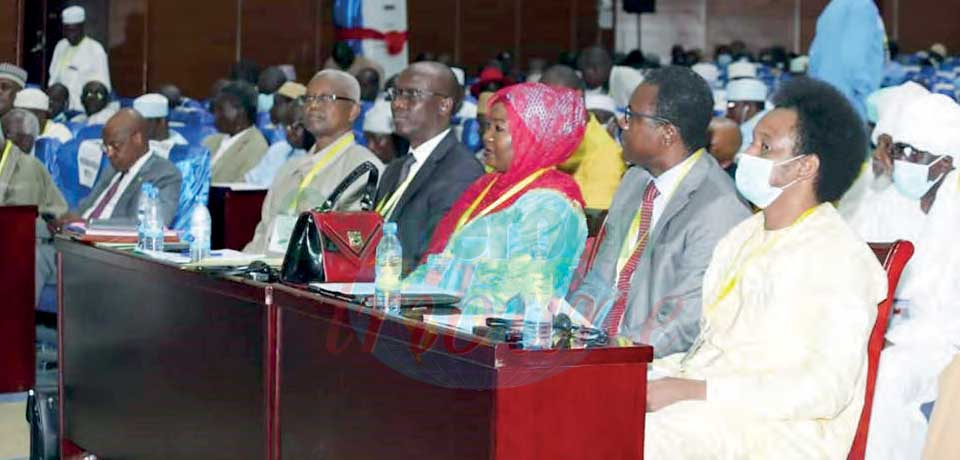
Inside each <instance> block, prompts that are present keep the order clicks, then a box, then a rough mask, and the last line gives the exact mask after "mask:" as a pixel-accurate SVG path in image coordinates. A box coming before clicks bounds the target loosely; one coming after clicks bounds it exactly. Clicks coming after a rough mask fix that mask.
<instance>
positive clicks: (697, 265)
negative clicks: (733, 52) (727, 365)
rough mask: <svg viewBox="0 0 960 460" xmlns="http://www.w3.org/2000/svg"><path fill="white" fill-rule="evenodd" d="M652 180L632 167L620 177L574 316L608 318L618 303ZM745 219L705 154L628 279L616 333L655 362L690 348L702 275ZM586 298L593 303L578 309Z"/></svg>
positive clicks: (746, 213)
mask: <svg viewBox="0 0 960 460" xmlns="http://www.w3.org/2000/svg"><path fill="white" fill-rule="evenodd" d="M651 179H652V176H651V175H650V173H648V172H647V171H645V170H643V169H641V168H637V167H634V168H630V170H629V171H627V173H626V175H624V177H623V181H622V182H621V184H620V188H619V189H617V194H616V195H615V196H614V198H613V203H612V205H611V206H610V213H609V214H608V216H607V222H606V224H605V233H606V236H605V237H604V238H603V241H602V242H601V243H600V248H599V252H598V253H597V258H596V261H595V262H594V264H593V267H592V269H591V270H590V273H588V274H587V276H586V278H585V280H584V283H583V285H582V287H581V288H580V289H579V291H578V292H577V293H576V294H575V295H574V296H572V297H571V300H572V302H573V304H574V306H575V307H577V308H578V309H585V310H595V311H596V310H599V311H600V315H601V316H605V312H606V311H609V308H610V306H611V305H612V304H613V301H614V300H615V299H616V292H617V288H616V286H617V259H618V257H619V255H620V247H621V244H622V243H623V240H624V237H625V236H626V234H627V232H628V229H629V227H630V223H631V221H632V220H633V218H634V216H635V215H636V213H637V211H638V209H639V208H640V204H641V202H642V201H643V192H644V190H645V189H646V186H647V182H649V181H650V180H651ZM749 216H750V210H749V208H748V207H747V206H746V204H744V203H743V202H742V201H740V198H739V197H738V195H737V191H736V188H735V187H734V184H733V181H731V180H730V176H728V175H727V173H725V172H724V171H723V169H721V168H720V166H719V165H718V164H717V161H716V160H715V159H714V158H713V157H712V156H711V155H708V154H704V155H702V156H701V157H700V159H699V160H697V162H696V163H695V164H694V165H693V167H692V169H691V170H690V172H689V173H688V175H687V177H686V178H684V179H683V181H682V182H681V183H680V184H679V185H678V186H677V189H676V191H675V192H674V194H673V196H672V197H671V198H670V201H669V202H668V203H667V206H666V208H665V209H664V211H663V214H661V216H660V219H659V220H658V221H657V225H656V227H655V228H654V229H653V231H652V233H651V234H650V237H649V238H650V239H649V240H648V243H647V246H646V249H644V252H643V255H642V256H641V257H640V260H639V261H638V265H637V269H636V271H635V272H634V273H633V276H632V278H631V279H630V291H629V295H628V297H627V309H626V312H625V313H624V316H623V320H622V321H621V323H620V331H619V334H620V335H622V336H625V337H627V338H629V339H631V340H633V341H634V342H637V343H647V344H650V345H653V346H654V353H655V355H656V356H657V357H661V356H667V355H670V354H673V353H677V352H683V351H686V350H687V349H688V348H690V345H691V344H692V343H693V341H694V339H696V337H697V335H698V334H699V332H700V315H701V303H702V299H701V288H702V282H703V274H704V272H705V271H706V269H707V265H709V264H710V259H711V257H712V255H713V249H714V246H716V244H717V242H718V241H719V240H720V239H721V238H722V237H723V236H724V235H726V233H727V232H728V231H729V230H730V229H731V228H733V227H734V226H735V225H736V224H738V223H739V222H741V221H743V220H744V219H746V218H747V217H749ZM578 297H579V300H578ZM587 298H589V299H591V303H589V304H585V303H583V299H587ZM578 303H579V305H578ZM585 305H589V307H587V308H584V306H585ZM585 313H587V314H588V315H589V314H591V312H590V311H585ZM601 316H597V318H596V319H598V320H599V319H600V318H601ZM588 317H589V316H588Z"/></svg>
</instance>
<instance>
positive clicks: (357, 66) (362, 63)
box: [323, 41, 384, 80]
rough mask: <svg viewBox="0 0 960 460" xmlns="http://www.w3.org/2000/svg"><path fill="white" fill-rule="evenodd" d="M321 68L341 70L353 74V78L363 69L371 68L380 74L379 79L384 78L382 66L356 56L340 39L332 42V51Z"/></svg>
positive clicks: (348, 45)
mask: <svg viewBox="0 0 960 460" xmlns="http://www.w3.org/2000/svg"><path fill="white" fill-rule="evenodd" d="M323 68H324V69H336V70H343V71H346V72H347V73H349V74H350V75H353V76H354V78H356V76H357V75H358V74H360V71H361V70H363V69H373V70H375V71H376V72H377V74H378V75H379V76H380V80H383V79H384V74H383V66H381V65H380V64H377V63H376V62H375V61H372V60H370V59H369V58H367V57H364V56H357V55H356V54H354V52H353V49H351V48H350V44H349V43H347V42H342V41H341V42H336V43H334V45H333V52H332V53H331V55H330V57H329V58H328V59H327V61H326V62H325V63H324V64H323Z"/></svg>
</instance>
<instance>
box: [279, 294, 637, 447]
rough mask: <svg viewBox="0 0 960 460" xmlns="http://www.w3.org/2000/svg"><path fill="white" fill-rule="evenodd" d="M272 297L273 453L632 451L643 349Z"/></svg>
mask: <svg viewBox="0 0 960 460" xmlns="http://www.w3.org/2000/svg"><path fill="white" fill-rule="evenodd" d="M273 300H274V305H275V306H276V307H277V309H278V312H279V313H278V316H279V324H278V346H279V355H278V356H279V363H278V373H277V378H278V381H277V385H276V388H278V391H279V393H278V395H277V398H278V402H277V404H276V406H277V410H278V414H277V416H276V417H277V421H278V423H277V429H278V430H279V433H278V436H276V439H278V440H279V442H280V444H279V446H278V448H279V455H277V457H276V458H285V459H301V458H328V459H375V458H391V459H423V458H449V459H454V458H455V459H497V460H512V459H517V460H521V459H558V458H564V459H567V458H569V459H641V458H642V457H643V423H644V406H645V399H646V397H645V395H646V368H647V363H648V362H649V361H650V360H651V359H652V349H651V348H649V347H635V348H620V349H593V350H566V351H557V352H549V351H548V352H523V351H519V350H512V349H510V348H508V347H507V346H506V345H504V344H494V343H490V342H486V341H483V340H481V339H479V338H476V337H474V336H471V335H469V334H454V333H452V332H451V330H449V329H438V328H434V327H426V328H425V326H424V325H423V324H422V323H418V322H416V321H412V320H402V321H401V320H395V319H393V318H390V319H387V320H385V321H382V322H381V321H380V317H378V316H371V315H370V313H369V312H368V311H367V310H364V309H361V308H359V307H356V306H353V305H349V304H346V303H344V302H341V301H337V300H332V299H327V298H323V297H320V296H314V295H311V294H306V293H303V292H298V291H295V290H292V289H288V288H285V287H281V288H277V289H276V290H275V291H274V295H273ZM424 331H427V333H424ZM429 332H433V333H434V335H431V334H430V333H429ZM417 344H421V347H420V348H418V347H417ZM423 344H429V345H427V346H423Z"/></svg>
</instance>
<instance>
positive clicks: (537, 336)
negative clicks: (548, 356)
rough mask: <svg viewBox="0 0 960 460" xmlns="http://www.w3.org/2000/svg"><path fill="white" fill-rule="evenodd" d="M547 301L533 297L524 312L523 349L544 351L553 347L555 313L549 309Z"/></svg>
mask: <svg viewBox="0 0 960 460" xmlns="http://www.w3.org/2000/svg"><path fill="white" fill-rule="evenodd" d="M544 300H546V299H538V298H535V297H531V298H530V299H528V301H527V302H526V305H525V306H524V310H523V348H524V349H525V350H543V349H548V348H550V347H551V346H552V340H553V313H550V309H549V308H547V303H546V302H545V301H544Z"/></svg>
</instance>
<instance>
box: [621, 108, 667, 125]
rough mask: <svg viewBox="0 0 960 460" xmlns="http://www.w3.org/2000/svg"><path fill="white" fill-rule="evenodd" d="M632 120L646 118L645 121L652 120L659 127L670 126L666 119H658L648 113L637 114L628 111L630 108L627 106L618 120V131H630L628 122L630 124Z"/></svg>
mask: <svg viewBox="0 0 960 460" xmlns="http://www.w3.org/2000/svg"><path fill="white" fill-rule="evenodd" d="M634 118H637V119H644V118H646V119H648V120H652V121H653V122H654V123H657V124H659V125H669V124H671V122H670V120H667V119H666V118H663V117H658V116H656V115H651V114H649V113H637V112H634V111H633V110H631V109H630V106H629V105H628V106H627V107H626V109H625V110H624V114H623V118H620V120H619V124H620V129H622V130H624V131H626V130H628V129H630V122H631V121H632V120H633V119H634Z"/></svg>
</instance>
